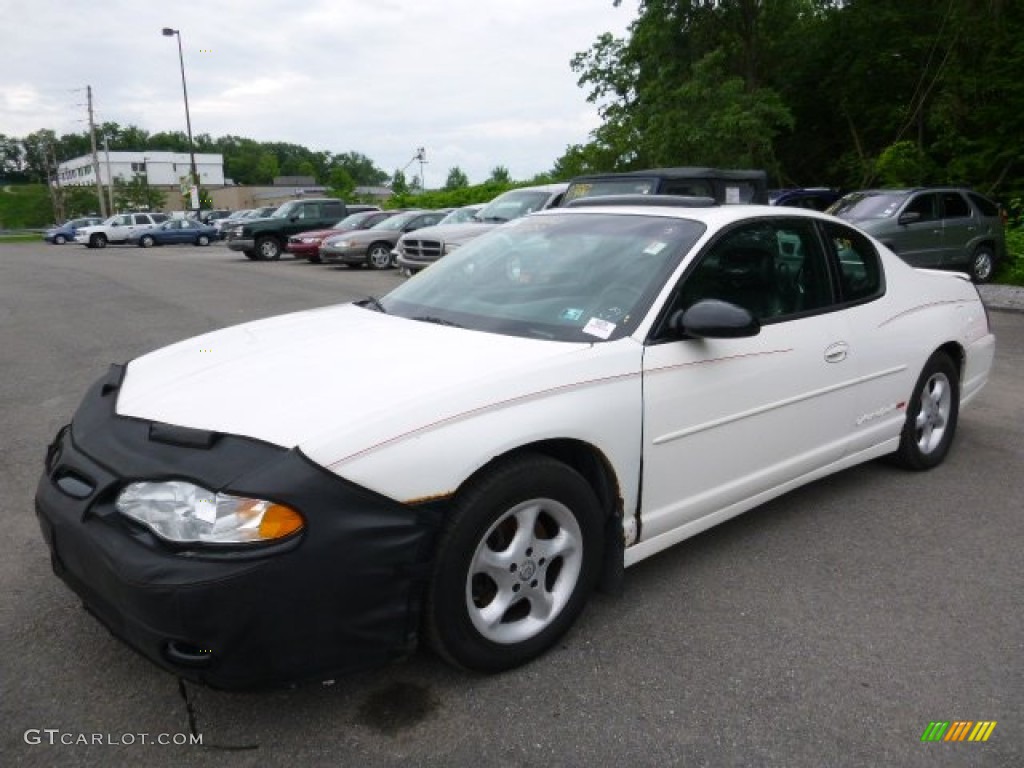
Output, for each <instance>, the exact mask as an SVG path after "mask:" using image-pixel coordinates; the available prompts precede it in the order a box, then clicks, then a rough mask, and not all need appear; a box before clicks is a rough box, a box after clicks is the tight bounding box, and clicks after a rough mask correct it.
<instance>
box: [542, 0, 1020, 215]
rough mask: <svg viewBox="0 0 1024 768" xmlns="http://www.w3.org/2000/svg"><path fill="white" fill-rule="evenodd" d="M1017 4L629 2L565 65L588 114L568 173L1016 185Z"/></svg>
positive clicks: (856, 184)
mask: <svg viewBox="0 0 1024 768" xmlns="http://www.w3.org/2000/svg"><path fill="white" fill-rule="evenodd" d="M1022 28H1024V3H1021V2H1010V1H1009V0H916V2H913V3H894V2H892V1H891V0H855V1H852V2H851V1H840V0H772V2H753V1H752V0H714V1H712V0H643V1H642V2H641V3H639V12H638V16H637V18H636V20H635V21H633V23H632V24H631V25H630V27H629V33H628V35H627V36H626V37H624V38H621V39H618V38H614V37H613V36H611V35H609V34H604V35H601V36H600V37H598V38H597V40H596V41H595V42H594V44H593V45H592V46H591V48H590V49H589V50H587V51H584V52H581V53H577V54H576V55H575V57H573V59H572V62H571V66H572V68H573V70H574V71H575V72H576V73H577V74H578V75H579V85H580V86H581V87H583V88H586V89H588V99H589V100H590V101H591V102H593V103H594V104H596V105H597V106H598V110H599V113H600V115H601V118H602V124H601V125H600V126H599V127H598V128H597V129H596V130H595V131H594V132H593V133H592V134H591V137H590V141H589V142H588V143H587V144H585V145H574V146H570V147H568V148H567V149H566V153H565V154H564V155H563V156H562V157H561V158H559V159H558V160H557V161H556V162H555V165H554V169H553V171H552V173H553V175H555V176H556V177H559V178H567V177H569V176H572V175H577V174H579V173H586V172H592V171H609V170H628V169H632V168H638V167H645V166H646V167H649V166H652V165H664V164H667V165H682V164H695V165H704V164H708V165H712V164H715V165H723V166H727V167H741V166H744V165H759V166H760V167H763V168H765V169H766V170H768V171H769V172H770V173H771V174H772V175H773V176H774V177H775V179H774V181H775V183H777V184H779V185H799V184H803V185H812V184H813V185H817V184H827V185H831V186H837V187H844V188H848V189H855V188H863V187H866V186H873V185H880V184H888V183H897V182H896V180H897V179H898V180H905V181H900V182H899V183H928V184H963V185H969V186H973V187H975V188H976V189H979V190H980V191H982V192H986V193H988V194H993V195H997V196H1002V197H1005V196H1007V195H1008V194H1012V193H1020V192H1022V191H1024V155H1022V154H1021V152H1020V137H1021V136H1024V78H1021V77H1020V72H1021V71H1024V35H1021V34H1019V30H1020V29H1022Z"/></svg>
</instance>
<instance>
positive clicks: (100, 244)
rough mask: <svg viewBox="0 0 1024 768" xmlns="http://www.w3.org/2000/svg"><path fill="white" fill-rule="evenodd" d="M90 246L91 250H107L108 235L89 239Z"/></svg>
mask: <svg viewBox="0 0 1024 768" xmlns="http://www.w3.org/2000/svg"><path fill="white" fill-rule="evenodd" d="M89 246H90V247H91V248H106V247H107V236H106V235H93V236H92V237H90V238H89Z"/></svg>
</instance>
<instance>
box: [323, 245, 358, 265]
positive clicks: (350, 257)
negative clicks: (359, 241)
mask: <svg viewBox="0 0 1024 768" xmlns="http://www.w3.org/2000/svg"><path fill="white" fill-rule="evenodd" d="M320 260H321V261H327V262H332V263H336V264H365V263H366V246H362V245H361V246H358V247H355V248H346V249H344V250H342V249H338V248H332V247H326V248H325V247H324V246H322V245H321V246H320Z"/></svg>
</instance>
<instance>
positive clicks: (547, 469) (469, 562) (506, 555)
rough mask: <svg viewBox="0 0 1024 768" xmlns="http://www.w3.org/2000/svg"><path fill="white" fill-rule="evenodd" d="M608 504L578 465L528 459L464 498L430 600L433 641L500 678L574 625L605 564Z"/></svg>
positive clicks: (443, 543) (489, 475)
mask: <svg viewBox="0 0 1024 768" xmlns="http://www.w3.org/2000/svg"><path fill="white" fill-rule="evenodd" d="M601 531H602V514H601V506H600V503H599V502H598V500H597V497H596V496H595V494H594V491H593V489H592V488H591V487H590V485H589V484H588V483H587V482H586V480H584V479H583V477H582V476H581V475H580V474H579V473H577V472H576V471H575V470H574V469H572V468H571V467H569V466H567V465H565V464H562V463H561V462H558V461H555V460H554V459H551V458H549V457H547V456H541V455H534V454H526V455H522V456H519V457H516V458H514V459H511V460H509V461H507V462H504V463H502V464H499V465H497V466H495V467H493V468H491V469H488V470H484V472H483V473H482V474H481V475H480V476H479V477H477V478H476V479H474V480H471V481H470V483H469V485H467V486H466V488H464V489H463V490H461V491H460V492H459V493H458V495H457V496H456V500H455V504H454V505H453V508H452V511H451V515H450V517H449V519H448V522H447V524H446V526H445V529H444V531H443V533H442V535H441V538H440V543H439V544H438V550H437V553H436V557H435V565H434V571H433V574H432V578H431V582H430V586H429V589H428V594H427V602H426V613H425V622H426V637H427V641H428V642H429V644H430V645H431V646H432V647H433V649H434V650H435V651H436V652H437V653H438V654H439V655H440V656H441V657H443V658H444V659H446V660H447V661H449V662H451V663H453V664H455V665H457V666H460V667H464V668H466V669H472V670H477V671H481V672H498V671H501V670H504V669H509V668H511V667H515V666H518V665H520V664H523V663H525V662H527V661H530V660H531V659H533V658H535V657H536V656H539V655H540V654H541V653H543V652H544V651H545V650H547V649H548V648H549V647H550V646H551V645H553V644H554V643H555V642H557V641H558V639H559V638H560V637H561V636H562V635H563V634H564V633H565V632H566V631H567V630H568V629H569V627H570V626H572V623H573V622H574V621H575V619H576V617H577V616H578V615H579V614H580V612H581V611H582V610H583V606H584V604H585V603H586V600H587V597H588V596H589V594H590V592H591V591H592V590H593V588H594V584H595V583H596V580H597V576H598V571H599V566H600V563H601V559H602V553H601V550H602V534H601Z"/></svg>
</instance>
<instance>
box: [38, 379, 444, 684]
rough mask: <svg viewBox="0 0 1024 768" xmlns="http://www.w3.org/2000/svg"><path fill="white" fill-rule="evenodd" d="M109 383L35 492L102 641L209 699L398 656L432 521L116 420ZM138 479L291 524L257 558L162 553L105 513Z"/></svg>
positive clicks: (164, 430) (256, 460)
mask: <svg viewBox="0 0 1024 768" xmlns="http://www.w3.org/2000/svg"><path fill="white" fill-rule="evenodd" d="M123 373H124V369H123V367H120V366H112V367H111V371H110V372H109V373H108V374H107V376H105V377H104V378H103V379H101V380H100V381H99V382H97V384H96V385H94V386H93V388H92V389H91V390H90V392H89V394H88V395H87V396H86V398H85V400H84V401H83V403H82V405H81V406H80V407H79V409H78V411H77V413H76V414H75V417H74V420H73V421H72V423H71V425H69V426H68V427H65V428H64V429H63V430H62V431H61V432H60V433H59V434H58V436H57V438H56V440H55V441H54V443H53V444H52V445H51V446H50V449H49V451H48V453H47V462H46V471H45V472H44V474H43V477H42V478H41V479H40V482H39V486H38V489H37V492H36V513H37V515H38V517H39V523H40V527H41V529H42V532H43V536H44V538H45V540H46V542H47V544H48V546H49V548H50V552H51V559H52V564H53V569H54V571H55V572H56V573H57V575H58V576H60V577H61V578H62V579H63V580H64V581H65V582H66V583H67V584H68V585H69V586H70V587H71V588H72V589H73V590H74V591H75V592H76V593H77V594H78V595H79V597H81V599H82V600H83V601H84V603H85V605H86V607H87V608H88V609H89V610H90V612H92V613H93V614H95V615H96V616H97V618H99V619H100V621H102V622H103V623H104V624H105V625H106V626H107V627H108V628H109V629H110V631H111V632H112V633H113V634H114V635H116V636H117V637H119V638H121V639H122V640H124V641H125V642H126V643H127V644H128V645H130V646H131V647H132V648H134V649H135V650H136V651H138V652H139V653H141V654H142V655H143V656H146V657H147V658H149V659H150V660H152V661H153V662H155V663H156V664H158V665H160V666H161V667H163V668H164V669H166V670H168V671H170V672H172V673H174V674H175V675H178V676H181V677H184V678H187V679H190V680H194V681H196V682H201V683H205V684H207V685H210V686H213V687H217V688H225V689H251V688H262V687H268V686H277V685H283V684H287V683H291V682H298V681H302V680H309V679H325V678H327V677H331V676H333V675H336V674H339V673H343V672H346V671H350V670H353V669H357V668H363V667H367V666H374V665H377V664H381V663H386V662H387V661H389V660H392V659H394V658H396V657H398V656H401V655H404V654H406V653H408V651H409V650H410V649H411V648H412V647H414V645H415V640H416V628H417V625H418V622H419V612H420V603H421V598H422V594H423V584H424V580H425V577H426V574H427V573H428V568H429V556H430V553H431V551H432V542H433V538H434V532H435V531H436V528H437V524H438V521H439V517H440V510H439V509H438V508H437V507H408V506H404V505H402V504H399V503H397V502H394V501H392V500H390V499H387V498H385V497H382V496H379V495H377V494H375V493H373V492H371V491H368V490H366V489H364V488H361V487H359V486H356V485H353V484H351V483H348V482H346V481H344V480H342V479H341V478H338V477H337V476H336V475H333V474H331V473H330V472H327V471H326V470H324V469H323V468H322V467H320V466H318V465H316V464H314V463H313V462H311V461H310V460H308V459H307V458H305V457H304V456H303V455H302V454H301V453H299V452H298V451H296V450H286V449H283V448H278V447H276V446H271V445H268V444H266V443H261V442H259V441H256V440H252V439H249V438H243V437H238V436H233V435H224V434H218V433H211V432H205V431H202V430H191V429H182V428H178V427H172V426H170V425H163V424H159V423H153V422H147V421H144V420H139V419H130V418H124V417H120V416H117V415H116V414H115V412H114V405H115V402H116V398H117V392H118V389H119V387H120V382H121V379H122V377H123ZM147 478H148V479H161V478H165V479H171V478H180V479H185V480H190V481H191V482H195V483H197V484H199V485H202V486H203V487H205V488H208V489H210V490H223V491H225V492H229V493H235V494H238V495H244V496H253V497H257V498H267V499H271V500H273V501H277V502H280V503H283V504H287V505H289V506H291V507H293V508H295V509H297V510H299V511H300V512H301V513H302V515H303V516H304V518H305V521H306V526H305V528H304V530H303V531H302V533H301V534H298V535H297V536H295V537H292V538H291V539H288V540H285V541H283V542H281V543H277V544H272V545H267V546H264V547H257V548H241V547H236V548H221V549H219V550H213V549H207V548H201V547H189V546H184V547H182V546H173V545H170V544H168V543H166V542H163V541H161V540H159V539H158V538H157V537H156V536H155V535H153V534H152V533H151V532H150V531H149V530H148V529H146V528H145V527H143V526H140V525H136V524H134V523H133V522H132V521H130V520H128V519H126V518H124V517H123V516H122V515H120V514H119V513H118V512H117V511H116V510H115V509H114V500H115V498H116V496H117V494H118V493H119V492H120V490H121V489H122V488H123V487H124V486H125V485H126V484H128V483H129V482H132V481H134V480H138V479H147Z"/></svg>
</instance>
